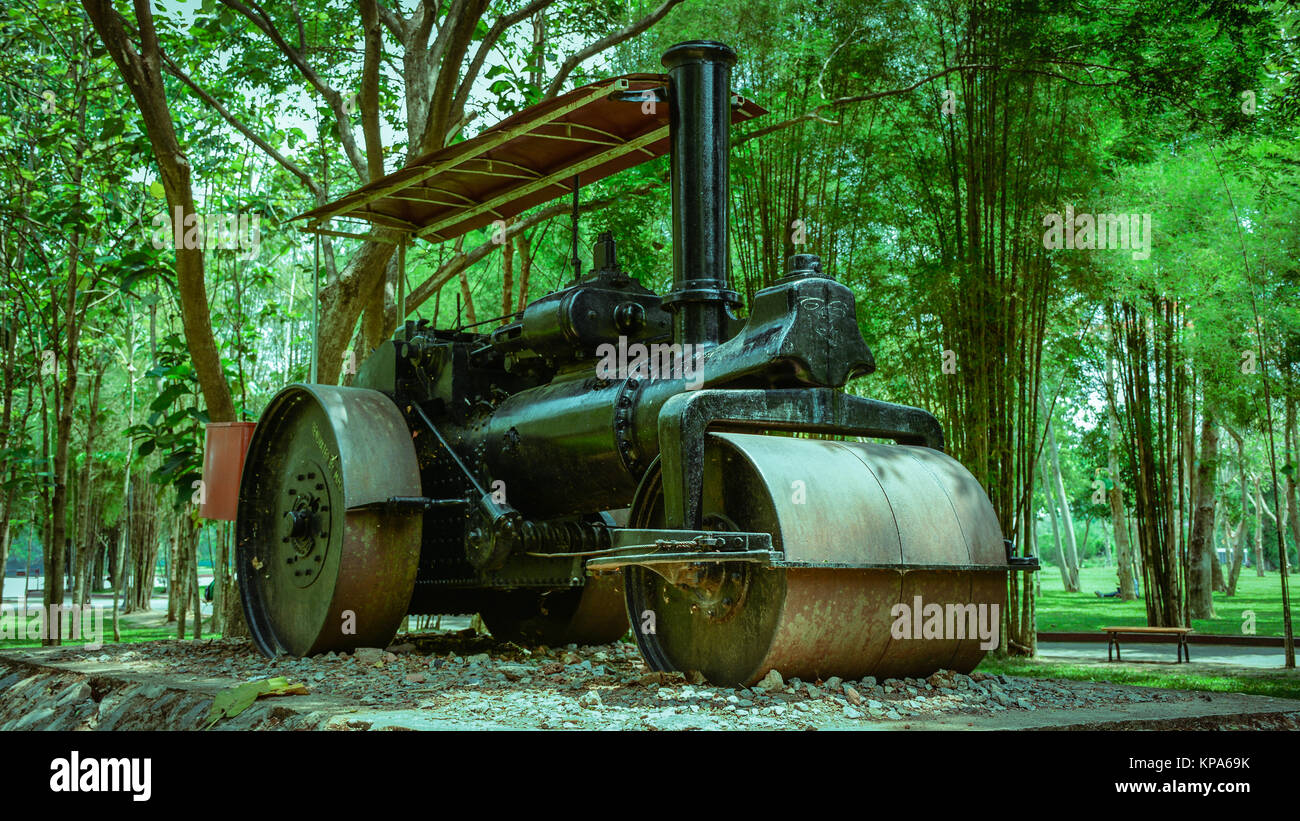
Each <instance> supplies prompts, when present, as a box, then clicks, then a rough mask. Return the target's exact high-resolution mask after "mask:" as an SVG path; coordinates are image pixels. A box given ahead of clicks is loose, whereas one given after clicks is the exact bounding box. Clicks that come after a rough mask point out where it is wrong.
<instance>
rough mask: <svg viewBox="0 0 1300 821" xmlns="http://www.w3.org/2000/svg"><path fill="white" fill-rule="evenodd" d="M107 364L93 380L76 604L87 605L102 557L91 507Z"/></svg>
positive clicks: (102, 365)
mask: <svg viewBox="0 0 1300 821" xmlns="http://www.w3.org/2000/svg"><path fill="white" fill-rule="evenodd" d="M106 366H107V361H104V362H102V363H101V364H100V365H99V366H98V367H97V368H95V371H94V374H93V375H92V376H91V380H90V401H89V403H88V404H87V406H86V411H87V418H86V450H85V456H86V469H85V470H84V471H83V473H82V479H81V495H82V497H83V498H82V500H81V507H82V516H81V520H82V521H81V528H82V531H81V548H80V550H79V551H78V557H79V561H78V562H77V589H76V593H75V596H74V598H73V602H74V603H76V604H84V603H85V602H86V601H88V599H87V598H86V596H87V595H88V593H89V592H90V590H91V588H92V587H93V585H91V584H90V578H89V577H90V571H91V569H92V567H93V564H94V559H95V557H96V556H97V555H98V551H97V550H96V549H95V545H96V536H97V533H96V527H95V525H94V521H93V518H94V517H92V515H91V514H92V513H93V512H94V508H95V506H94V505H92V504H91V497H92V495H93V485H92V483H93V481H94V474H95V432H96V424H95V422H96V419H97V417H98V416H99V388H100V386H101V385H102V384H103V382H104V369H105V367H106Z"/></svg>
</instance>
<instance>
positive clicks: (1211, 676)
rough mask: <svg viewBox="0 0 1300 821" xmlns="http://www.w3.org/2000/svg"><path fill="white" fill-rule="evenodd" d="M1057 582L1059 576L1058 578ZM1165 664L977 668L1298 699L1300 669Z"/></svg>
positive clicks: (1004, 662)
mask: <svg viewBox="0 0 1300 821" xmlns="http://www.w3.org/2000/svg"><path fill="white" fill-rule="evenodd" d="M1057 581H1058V582H1059V581H1060V579H1059V578H1058V579H1057ZM1170 666H1171V665H1167V664H1146V665H1141V666H1139V665H1138V664H1131V665H1130V664H1105V665H1104V666H1103V665H1101V664H1095V665H1089V664H1069V663H1056V662H1044V661H1039V660H1037V659H1025V658H1005V659H999V658H994V657H993V656H986V657H985V658H984V661H982V662H980V665H979V667H978V668H977V669H979V670H982V671H984V672H986V673H990V674H995V673H1005V674H1007V675H1012V676H1028V677H1030V678H1064V679H1070V680H1072V681H1108V682H1111V683H1114V684H1136V685H1140V686H1143V687H1163V688H1166V689H1170V690H1203V691H1206V692H1211V693H1246V694H1248V695H1260V696H1274V697H1276V698H1295V699H1300V671H1296V670H1280V669H1279V670H1266V669H1265V670H1259V669H1256V670H1252V669H1248V668H1240V667H1234V668H1231V669H1230V670H1225V671H1224V672H1223V673H1218V672H1206V671H1197V672H1194V673H1193V672H1186V673H1185V672H1181V671H1175V670H1170V669H1169V668H1170Z"/></svg>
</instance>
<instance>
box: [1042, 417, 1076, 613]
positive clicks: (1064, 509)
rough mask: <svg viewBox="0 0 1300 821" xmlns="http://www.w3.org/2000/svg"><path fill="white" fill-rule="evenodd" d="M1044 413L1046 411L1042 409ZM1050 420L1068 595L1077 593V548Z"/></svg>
mask: <svg viewBox="0 0 1300 821" xmlns="http://www.w3.org/2000/svg"><path fill="white" fill-rule="evenodd" d="M1044 412H1046V409H1044ZM1055 427H1056V426H1055V425H1053V424H1052V420H1051V418H1048V420H1047V443H1048V445H1049V447H1050V453H1051V457H1052V458H1051V468H1052V475H1053V478H1054V479H1055V484H1054V485H1053V488H1054V489H1055V491H1056V495H1057V497H1058V498H1059V499H1060V500H1061V524H1062V529H1063V530H1064V531H1065V544H1064V548H1065V558H1066V561H1068V562H1069V570H1070V584H1069V586H1067V587H1066V588H1065V589H1066V591H1067V592H1070V593H1078V592H1079V548H1078V545H1077V544H1076V542H1075V539H1074V518H1073V517H1072V516H1071V515H1070V498H1069V497H1068V496H1066V495H1065V480H1064V479H1063V478H1062V477H1061V454H1060V451H1059V450H1057V447H1056V430H1055Z"/></svg>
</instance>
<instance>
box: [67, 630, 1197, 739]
mask: <svg viewBox="0 0 1300 821" xmlns="http://www.w3.org/2000/svg"><path fill="white" fill-rule="evenodd" d="M469 632H470V631H464V632H462V633H459V634H451V635H445V634H444V635H421V636H407V637H402V641H401V643H400V644H396V645H394V646H392V647H389V648H387V649H380V648H360V649H358V650H357V651H356V652H355V653H350V654H349V653H338V654H336V653H328V654H325V655H321V656H316V657H314V658H309V659H280V660H275V661H272V660H269V659H266V658H263V657H262V656H261V655H259V654H257V653H256V652H255V651H254V650H253V648H252V646H251V644H250V643H249V642H247V641H241V640H224V639H219V640H208V641H199V642H193V641H186V642H180V641H164V642H151V643H147V644H129V645H109V646H106V647H104V648H103V649H102V650H100V651H97V652H94V653H87V652H86V651H85V650H84V648H68V649H67V650H66V651H55V655H51V656H46V658H45V660H46V661H49V662H57V661H60V660H63V661H97V662H103V663H109V664H113V665H119V664H121V665H126V666H129V667H130V669H132V670H136V671H140V672H148V673H156V674H163V675H167V676H175V677H177V678H181V679H191V680H202V679H214V678H217V679H237V680H243V681H252V680H256V679H261V678H266V677H268V676H287V677H289V678H290V679H292V680H295V681H301V682H303V683H305V684H306V685H307V687H308V688H309V689H310V690H311V691H312V692H313V693H316V694H319V695H325V696H333V697H338V698H341V699H344V700H347V701H350V702H352V703H355V704H357V705H360V706H361V707H362V708H369V709H381V710H415V711H420V712H422V713H424V711H427V713H425V714H427V715H428V716H429V717H430V718H436V719H439V720H450V721H463V722H474V721H479V720H482V721H490V722H492V723H493V724H495V725H498V726H506V727H513V728H521V729H595V728H602V729H666V730H667V729H674V730H678V729H692V728H701V729H804V728H815V727H826V726H828V725H834V726H844V725H846V724H847V725H848V726H853V725H854V724H855V723H858V722H861V723H862V724H863V725H866V724H868V723H873V722H874V723H879V724H881V725H886V726H888V725H899V726H907V725H908V723H909V722H924V721H928V720H934V719H941V718H945V717H953V716H958V715H982V716H988V715H993V714H997V713H1001V712H1006V711H1025V712H1028V711H1034V710H1040V709H1079V710H1087V709H1089V708H1097V707H1102V706H1113V705H1116V704H1133V703H1139V702H1156V701H1159V702H1186V701H1191V700H1193V699H1196V698H1198V697H1201V694H1197V693H1189V692H1184V691H1178V690H1161V689H1154V688H1141V687H1129V686H1121V685H1112V684H1104V683H1089V682H1076V681H1065V680H1052V679H1030V678H1017V677H1014V676H986V675H984V674H982V673H979V672H976V673H975V674H974V675H972V676H965V675H961V674H959V673H953V672H951V671H940V672H938V673H935V674H934V675H932V676H930V677H929V678H928V679H911V678H907V679H901V680H895V679H886V680H884V681H877V680H876V679H874V678H872V677H867V678H864V679H861V680H855V681H844V680H842V679H839V678H837V677H833V678H830V679H828V680H826V681H820V680H819V681H812V682H809V681H800V680H799V679H797V678H791V679H789V680H786V679H784V678H782V677H781V676H780V675H779V673H776V672H774V673H772V674H769V676H768V677H767V679H765V680H764V681H763V682H760V683H759V684H757V685H755V686H754V687H752V688H744V687H739V688H725V687H712V686H709V685H707V684H705V683H704V682H703V681H702V679H700V678H699V676H698V674H697V675H696V676H694V677H692V678H688V677H687V676H683V675H681V674H677V673H672V674H666V673H652V672H649V671H648V670H647V668H646V666H645V664H644V663H643V662H642V661H641V658H640V656H639V655H638V653H637V651H636V648H635V647H634V646H633V645H631V644H627V643H621V642H620V643H616V644H612V645H603V646H599V647H578V646H576V645H569V646H568V647H559V648H547V647H533V648H524V647H519V646H517V645H514V644H509V643H505V644H503V643H498V642H495V641H493V640H492V639H490V638H487V637H481V636H475V635H472V634H471V635H467V634H466V633H469ZM882 728H884V727H882Z"/></svg>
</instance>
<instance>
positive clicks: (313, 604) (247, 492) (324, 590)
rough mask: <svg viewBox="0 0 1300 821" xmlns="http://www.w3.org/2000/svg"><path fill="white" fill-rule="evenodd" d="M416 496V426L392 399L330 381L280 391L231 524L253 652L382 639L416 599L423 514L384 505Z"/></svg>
mask: <svg viewBox="0 0 1300 821" xmlns="http://www.w3.org/2000/svg"><path fill="white" fill-rule="evenodd" d="M419 492H420V473H419V468H418V465H417V463H416V454H415V450H414V447H413V446H412V443H411V431H410V430H409V428H408V427H407V424H406V421H405V420H404V418H403V416H402V414H401V412H400V411H399V410H398V408H397V406H396V405H394V404H393V402H392V401H391V400H389V399H388V397H386V396H384V395H383V394H382V393H380V392H378V391H373V390H366V389H361V388H338V387H331V386H326V385H290V386H289V387H287V388H285V389H284V390H282V391H281V392H280V393H279V394H277V395H276V396H275V398H274V399H272V400H271V403H270V404H269V405H268V406H267V408H266V411H265V412H264V413H263V415H262V418H261V421H260V422H259V423H258V426H257V429H256V431H255V432H254V434H253V439H252V441H251V442H250V443H249V450H248V456H247V459H246V461H245V464H244V473H243V480H242V481H241V483H240V491H239V515H238V518H237V519H236V526H235V534H236V535H235V538H236V560H237V564H238V568H239V585H240V591H241V593H242V594H243V601H244V614H245V616H246V617H247V619H248V626H249V631H250V632H251V633H252V636H253V640H254V641H255V642H256V643H257V645H258V647H259V649H261V650H262V651H263V652H264V653H266V654H267V655H270V656H275V655H278V654H280V653H289V654H291V655H294V656H307V655H312V654H314V653H323V652H326V651H329V650H350V649H352V648H355V647H361V646H374V645H378V646H380V647H382V646H385V644H386V643H387V642H388V640H389V639H391V638H392V636H393V635H394V633H395V632H396V630H397V627H398V626H399V625H400V623H401V620H402V618H403V617H404V616H405V615H406V609H407V604H408V603H409V602H410V600H411V591H412V588H413V587H414V584H415V576H416V570H417V565H418V561H419V552H420V535H421V533H420V531H421V518H420V516H419V515H418V514H416V513H413V512H404V513H403V512H391V511H385V510H384V508H383V507H382V503H383V502H384V501H385V500H387V499H389V498H391V497H393V496H412V495H418V494H419ZM351 630H355V632H350V631H351Z"/></svg>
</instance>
